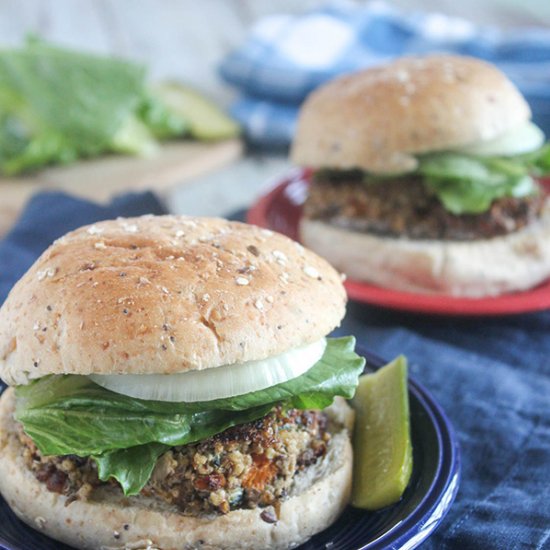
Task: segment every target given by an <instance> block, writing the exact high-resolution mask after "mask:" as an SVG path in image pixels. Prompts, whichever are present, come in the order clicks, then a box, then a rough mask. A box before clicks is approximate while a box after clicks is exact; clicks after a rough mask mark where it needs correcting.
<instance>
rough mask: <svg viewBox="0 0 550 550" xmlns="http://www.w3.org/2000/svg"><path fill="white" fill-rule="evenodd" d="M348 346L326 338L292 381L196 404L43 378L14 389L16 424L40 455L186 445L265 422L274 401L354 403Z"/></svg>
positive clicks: (359, 362) (358, 363) (356, 368)
mask: <svg viewBox="0 0 550 550" xmlns="http://www.w3.org/2000/svg"><path fill="white" fill-rule="evenodd" d="M354 345H355V339H354V338H353V337H347V338H337V339H329V340H328V341H327V347H326V349H325V353H324V355H323V357H322V358H321V360H320V361H319V362H318V363H317V364H316V365H314V366H313V367H312V368H311V369H310V370H309V371H307V372H306V373H305V374H303V375H301V376H299V377H297V378H295V379H293V380H289V381H287V382H284V383H282V384H278V385H276V386H272V387H271V388H267V389H265V390H259V391H257V392H252V393H248V394H244V395H241V396H237V397H233V398H226V399H217V400H213V401H207V402H198V403H167V402H161V401H146V400H142V399H135V398H133V397H128V396H125V395H121V394H117V393H114V392H112V391H109V390H107V389H105V388H102V387H101V386H98V385H97V384H95V383H94V382H92V381H91V380H90V379H89V378H87V377H85V376H76V375H65V376H47V377H44V378H41V379H39V380H37V381H35V382H33V383H31V384H29V385H27V386H18V387H17V388H16V395H17V407H16V418H17V420H18V421H20V422H21V423H22V424H23V427H24V429H25V431H26V432H27V434H28V435H30V437H32V439H33V440H34V442H35V443H36V445H37V446H38V448H39V449H40V451H41V452H42V453H43V454H45V455H51V454H54V455H63V454H77V455H79V456H88V455H99V454H102V453H104V452H107V451H112V450H115V449H125V448H129V447H134V446H138V445H143V444H146V443H151V442H157V443H164V444H166V445H185V444H186V443H190V442H193V441H197V440H200V439H204V438H205V437H209V436H211V435H214V434H216V433H219V432H221V431H223V430H225V429H227V428H228V427H230V426H234V425H236V424H242V423H245V422H249V421H252V420H254V419H256V418H259V417H261V416H264V415H265V414H267V411H268V410H269V409H270V408H271V407H272V406H273V405H274V404H275V403H279V402H287V403H289V405H290V406H293V407H298V408H323V407H325V406H327V405H329V404H330V403H331V402H332V399H333V398H334V396H335V395H342V396H343V397H346V398H351V397H353V394H354V393H355V388H356V386H357V379H358V377H359V375H360V374H361V372H362V370H363V366H364V360H363V358H361V357H359V356H357V355H356V354H355V352H354V351H353V349H354ZM228 411H231V412H230V413H228Z"/></svg>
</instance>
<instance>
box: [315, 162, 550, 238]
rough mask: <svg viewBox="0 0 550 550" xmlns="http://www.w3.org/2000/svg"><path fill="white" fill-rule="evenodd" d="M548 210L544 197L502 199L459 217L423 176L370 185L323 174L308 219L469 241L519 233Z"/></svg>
mask: <svg viewBox="0 0 550 550" xmlns="http://www.w3.org/2000/svg"><path fill="white" fill-rule="evenodd" d="M543 205H544V193H542V192H538V193H533V194H530V195H528V196H526V197H502V198H499V199H496V200H495V201H493V202H492V203H491V205H490V207H489V209H488V210H486V211H484V212H482V213H479V214H462V215H456V214H453V213H452V212H450V211H449V210H447V209H446V208H445V207H444V205H443V203H442V202H441V201H440V200H439V199H438V198H437V196H436V194H435V193H434V192H433V191H431V190H430V189H429V188H428V187H427V186H425V185H424V184H423V182H422V180H421V178H420V177H418V176H411V177H409V178H407V179H406V180H405V179H404V178H393V179H392V178H388V179H387V180H386V181H384V183H383V184H380V185H366V184H365V183H364V181H363V179H362V177H361V175H360V174H357V173H356V174H354V173H346V172H344V173H342V176H341V177H339V178H334V177H333V178H329V177H326V176H325V177H322V175H320V176H319V177H318V178H317V179H316V180H315V182H314V184H313V185H312V186H311V188H310V191H309V196H308V199H307V201H306V203H305V205H304V215H305V216H306V217H307V218H309V219H312V220H320V221H323V222H326V223H330V224H332V225H335V226H337V227H341V228H342V229H347V230H351V231H359V232H365V233H372V234H375V235H380V236H382V237H400V236H407V237H409V238H411V239H444V240H469V239H476V238H478V239H479V238H491V237H497V236H499V235H506V234H507V233H510V232H512V231H517V230H519V229H521V228H522V227H525V226H526V225H528V224H530V223H532V222H533V221H535V220H536V219H537V218H538V217H539V215H540V213H541V210H542V207H543Z"/></svg>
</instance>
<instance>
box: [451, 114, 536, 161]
mask: <svg viewBox="0 0 550 550" xmlns="http://www.w3.org/2000/svg"><path fill="white" fill-rule="evenodd" d="M543 143H544V133H543V131H542V130H541V129H540V128H539V127H538V126H536V125H535V124H533V123H532V122H528V123H526V124H524V125H522V126H519V127H518V128H513V129H512V130H508V132H506V133H504V134H502V135H501V136H499V137H498V138H495V139H491V140H488V141H480V142H479V143H473V144H472V145H468V146H466V147H460V148H459V149H455V150H456V151H458V152H460V153H467V154H469V155H478V156H480V157H498V156H503V157H507V156H513V155H520V154H522V153H529V152H530V151H534V150H535V149H538V148H539V147H540V146H541V145H542V144H543Z"/></svg>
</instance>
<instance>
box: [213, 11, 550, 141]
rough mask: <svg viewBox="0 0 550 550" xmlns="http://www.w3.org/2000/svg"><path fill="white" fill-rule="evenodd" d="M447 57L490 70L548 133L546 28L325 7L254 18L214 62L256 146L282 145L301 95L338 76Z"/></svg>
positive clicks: (549, 41)
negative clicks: (403, 60)
mask: <svg viewBox="0 0 550 550" xmlns="http://www.w3.org/2000/svg"><path fill="white" fill-rule="evenodd" d="M433 52H450V53H456V54H463V55H471V56H475V57H480V58H482V59H485V60H487V61H490V62H492V63H494V64H496V65H497V66H498V67H499V68H500V69H502V70H503V71H504V72H505V73H506V74H507V75H508V76H509V77H510V78H511V79H512V81H513V82H515V84H516V85H517V86H518V87H519V88H520V90H521V91H522V92H523V94H525V96H526V97H527V100H528V101H529V103H530V105H531V108H532V110H533V115H534V121H535V122H536V123H537V124H538V125H539V126H541V128H542V129H543V130H545V133H546V134H547V135H550V29H545V28H529V29H516V30H510V29H498V28H494V27H480V26H477V25H475V24H473V23H472V22H470V21H467V20H464V19H461V18H457V17H449V16H446V15H443V14H441V13H419V12H415V13H412V14H411V13H406V12H402V11H400V10H398V9H396V8H393V7H391V6H389V5H388V4H385V3H382V2H372V3H368V4H367V5H361V6H358V5H357V4H353V3H351V2H330V3H328V4H327V5H325V6H323V7H319V8H315V9H313V10H311V11H308V12H306V13H304V14H301V15H271V16H268V17H265V18H263V19H260V20H259V21H258V23H257V24H256V25H255V26H254V27H253V28H252V30H251V32H250V33H249V35H248V37H247V38H246V40H245V41H244V43H243V44H242V45H241V46H240V47H239V48H238V49H237V50H235V51H233V52H231V53H230V54H229V55H228V56H227V57H226V58H225V59H224V60H223V62H222V63H221V66H220V74H221V76H222V77H223V78H224V79H225V81H226V82H228V83H229V84H232V85H233V86H235V87H237V88H238V90H239V92H240V95H241V97H240V98H239V99H238V100H237V101H236V102H235V103H234V105H233V106H232V109H231V112H232V115H233V116H234V117H235V118H236V119H237V120H238V121H239V122H240V123H241V124H242V125H243V127H244V129H245V133H246V135H247V136H248V138H249V139H250V140H251V141H252V142H253V143H256V144H259V145H262V146H266V147H270V146H284V145H288V143H290V141H291V139H292V136H293V134H294V129H295V124H296V116H297V112H298V107H299V105H300V103H301V102H302V101H303V100H304V98H305V97H306V95H307V94H308V93H309V92H310V91H311V90H313V89H314V88H316V87H317V86H319V85H320V84H322V83H324V82H326V81H327V80H330V79H332V78H334V77H336V76H338V75H340V74H343V73H348V72H352V71H356V70H359V69H361V68H366V67H371V66H374V65H379V64H381V63H384V62H386V61H389V60H390V59H392V58H394V57H397V56H402V55H415V54H426V53H433Z"/></svg>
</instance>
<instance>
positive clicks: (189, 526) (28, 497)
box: [0, 388, 353, 550]
mask: <svg viewBox="0 0 550 550" xmlns="http://www.w3.org/2000/svg"><path fill="white" fill-rule="evenodd" d="M14 401H15V400H14V392H13V389H11V388H10V389H8V390H6V392H5V393H4V395H2V397H0V471H1V472H2V475H1V476H0V492H1V493H2V495H3V496H4V498H5V499H6V501H7V503H8V504H9V506H10V507H11V509H12V510H13V511H14V512H15V514H16V515H17V516H18V517H19V518H20V519H22V520H23V521H24V522H25V523H27V524H28V525H30V526H31V527H32V528H34V529H37V530H39V531H41V532H42V533H44V534H46V535H48V536H50V537H52V538H54V539H56V540H59V541H62V542H64V543H66V544H69V545H72V546H74V547H76V548H80V549H98V550H99V549H102V550H109V549H132V550H139V549H143V550H145V549H146V548H147V549H148V550H154V549H159V550H184V549H192V548H200V549H201V550H211V549H227V550H229V549H241V548H242V549H257V548H272V549H277V548H291V547H294V546H297V545H298V544H301V543H302V542H304V541H306V540H307V539H309V538H310V537H311V536H312V535H314V534H315V533H317V532H319V531H322V530H323V529H325V528H326V527H328V526H329V525H330V524H331V523H333V522H334V521H335V520H336V519H337V517H338V516H339V515H340V513H341V512H342V511H343V509H344V508H345V506H346V505H347V503H348V501H349V496H350V491H351V475H352V450H351V444H350V441H349V433H350V432H351V428H352V423H353V412H352V411H351V409H350V408H349V406H348V405H347V404H346V402H345V401H344V400H343V399H341V398H339V399H338V400H337V401H335V404H334V405H332V406H331V407H330V408H329V409H327V412H329V415H330V417H331V418H332V423H333V425H335V426H337V430H338V431H337V432H334V435H333V438H332V441H331V443H330V445H329V449H328V453H327V455H326V456H325V458H324V459H323V460H322V461H320V462H319V463H318V464H316V465H314V466H311V467H309V468H308V469H307V470H306V472H307V474H304V475H301V474H299V476H300V475H301V477H298V478H297V483H296V489H295V491H294V494H291V495H290V498H288V499H287V500H285V501H283V502H282V505H281V509H280V515H279V520H278V521H277V522H276V523H266V522H265V521H264V520H262V519H261V517H260V513H261V511H262V510H261V509H253V510H236V511H233V512H230V513H228V514H226V515H220V516H214V517H212V516H210V517H189V516H183V515H181V514H178V513H177V512H176V511H175V510H174V509H173V508H171V507H169V506H162V505H160V504H159V503H155V502H154V501H153V500H152V499H147V498H145V497H141V496H137V497H131V498H125V497H123V496H122V493H121V492H120V491H116V490H113V489H110V490H109V491H105V490H103V491H101V492H100V491H96V493H94V494H93V495H92V498H91V499H90V500H89V501H80V500H77V501H74V502H72V503H71V504H70V505H67V497H65V496H63V495H59V494H57V493H52V492H49V491H48V490H47V489H46V487H45V484H44V483H40V482H39V481H38V480H37V479H36V478H35V477H34V475H33V474H32V473H31V471H30V470H28V469H27V467H26V465H25V463H24V460H23V458H22V457H23V448H22V446H21V444H20V443H19V440H18V439H17V437H16V436H15V435H14V430H15V424H14V420H13V408H14ZM312 503H315V505H314V506H312V505H311V504H312ZM125 526H126V527H125Z"/></svg>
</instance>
